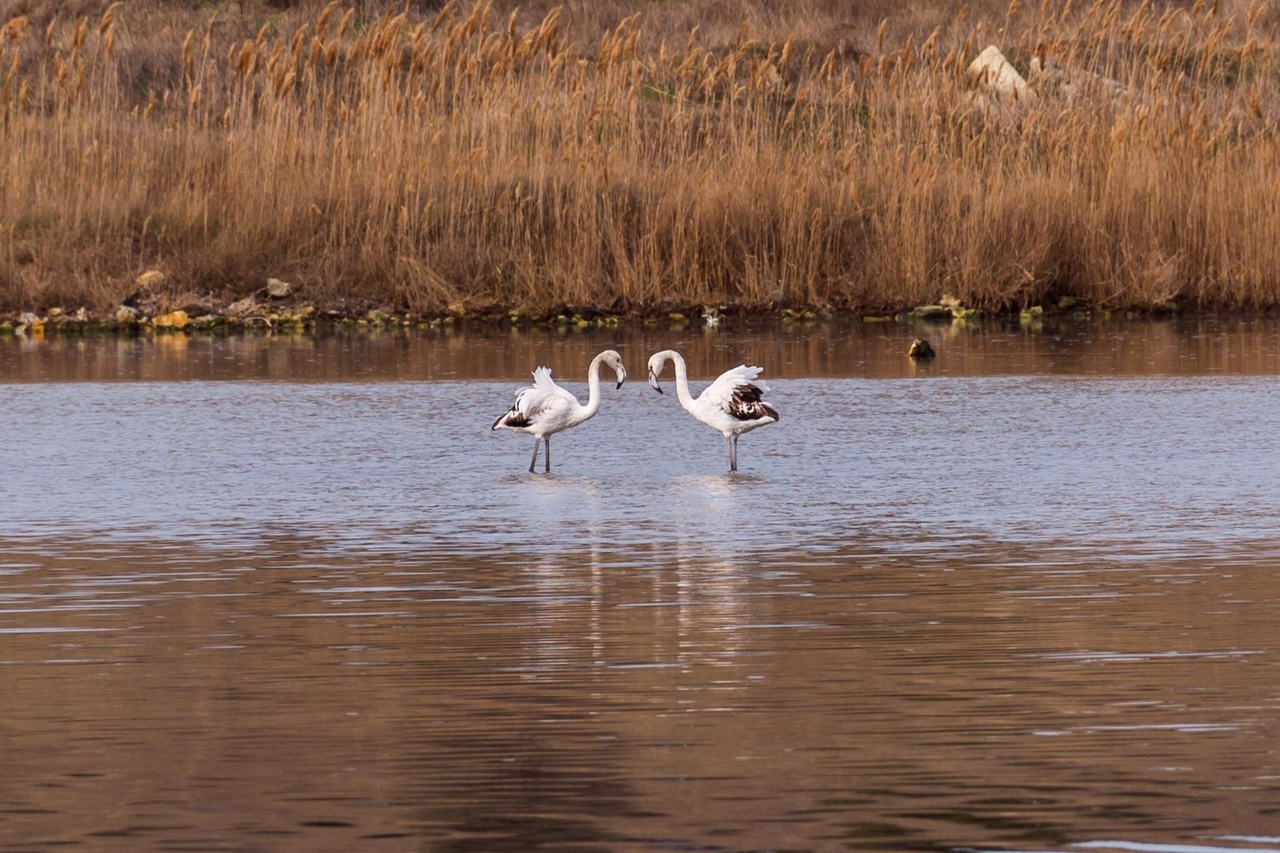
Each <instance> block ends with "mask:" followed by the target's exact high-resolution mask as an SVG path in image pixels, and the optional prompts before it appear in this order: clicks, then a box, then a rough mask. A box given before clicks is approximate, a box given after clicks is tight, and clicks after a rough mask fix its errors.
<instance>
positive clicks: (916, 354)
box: [907, 338, 937, 359]
mask: <svg viewBox="0 0 1280 853" xmlns="http://www.w3.org/2000/svg"><path fill="white" fill-rule="evenodd" d="M907 355H908V356H910V357H911V358H915V359H926V358H933V357H934V356H935V355H937V353H935V352H934V351H933V347H931V346H929V342H928V341H926V340H925V339H924V338H916V339H915V340H914V341H912V342H911V349H909V350H907Z"/></svg>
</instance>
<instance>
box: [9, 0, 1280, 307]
mask: <svg viewBox="0 0 1280 853" xmlns="http://www.w3.org/2000/svg"><path fill="white" fill-rule="evenodd" d="M662 5H664V6H665V5H667V4H662ZM672 5H673V6H674V5H675V4H672ZM583 8H584V9H585V6H583ZM797 9H799V10H800V11H798V12H796V13H795V14H796V16H797V17H794V18H779V17H778V16H777V15H774V16H773V17H772V18H770V17H769V16H767V15H765V13H764V12H763V11H762V10H761V8H757V7H754V6H752V5H750V4H747V3H744V4H743V5H742V6H741V7H739V8H738V11H739V12H740V16H741V25H740V26H738V28H737V29H736V30H734V31H731V32H730V31H722V29H717V28H715V27H709V28H708V30H707V31H706V32H704V31H703V30H701V29H699V28H696V27H695V26H692V25H689V26H686V28H685V29H683V30H681V29H679V28H678V27H676V28H673V25H672V18H671V17H670V16H671V15H674V14H675V13H674V12H670V11H669V12H668V13H667V14H668V18H666V19H657V18H655V16H657V15H659V14H660V13H659V12H656V11H652V12H646V13H644V14H638V13H637V14H630V15H624V14H623V12H624V11H625V10H624V9H621V8H615V9H613V10H612V12H613V19H612V20H611V21H610V26H608V28H607V29H605V30H603V32H598V33H591V32H584V31H583V26H584V24H583V22H582V21H581V20H579V21H578V22H577V24H576V25H575V26H576V29H571V28H570V19H571V18H573V17H575V16H574V15H573V14H572V13H571V12H570V11H568V10H567V8H566V9H562V8H558V7H557V8H551V9H549V10H545V11H542V10H540V14H541V15H542V16H541V17H540V18H528V17H522V15H521V14H520V13H519V12H515V11H508V10H505V9H501V8H499V7H497V6H495V5H494V4H492V3H479V4H476V5H469V6H468V5H460V4H458V3H457V2H450V3H448V4H447V5H446V6H444V7H443V8H442V9H440V10H438V11H434V12H417V11H414V10H412V9H411V8H410V4H401V5H393V6H391V7H388V8H386V9H385V10H384V11H380V12H377V13H370V12H369V11H368V10H367V9H366V8H365V7H363V6H360V5H357V6H352V7H348V6H344V5H342V4H341V3H337V2H335V3H331V4H330V5H328V6H325V7H323V8H322V9H321V8H311V9H310V10H309V11H308V13H307V15H305V16H302V15H300V14H299V13H297V12H293V13H283V12H282V13H279V14H277V15H274V16H271V17H267V18H265V19H264V20H265V23H264V24H263V25H262V26H261V27H260V28H259V29H258V30H257V31H256V32H252V31H247V30H245V26H246V23H247V18H246V19H244V20H239V21H229V22H222V21H219V20H218V19H217V18H212V17H211V18H206V19H204V20H202V21H200V22H199V26H191V27H190V28H189V29H187V30H186V31H179V33H178V34H177V35H165V34H164V33H165V30H167V31H168V32H172V30H171V29H170V28H165V30H161V31H160V32H159V33H158V34H155V35H150V36H143V35H141V34H140V32H141V30H139V29H137V28H132V27H131V26H130V24H129V22H128V20H127V18H128V14H127V11H126V9H125V8H124V7H122V6H121V4H119V3H113V4H112V5H110V6H109V7H107V8H106V9H105V10H104V11H103V12H102V13H101V14H100V15H97V16H96V17H95V18H94V19H92V20H91V19H89V18H85V17H82V18H79V19H73V20H63V19H60V18H57V17H52V18H49V19H48V20H47V21H45V20H33V18H32V16H21V15H19V16H15V17H13V18H12V19H10V20H8V21H7V23H5V24H4V25H3V29H2V30H0V308H2V309H5V310H23V309H28V308H48V307H52V306H54V305H59V306H73V305H76V304H83V305H87V306H88V307H90V308H91V309H96V310H102V309H107V308H110V307H112V306H113V305H114V304H116V303H118V301H119V300H121V299H123V298H125V297H126V296H127V295H128V294H129V293H130V292H131V291H132V290H134V289H135V287H136V285H135V284H134V280H135V278H136V277H137V275H138V274H139V273H140V272H141V271H143V270H145V269H150V268H160V269H164V270H165V271H166V272H167V273H168V278H167V284H166V285H165V287H166V293H165V294H164V297H165V299H166V300H167V301H169V302H171V303H174V304H178V303H182V302H184V301H201V300H203V301H206V302H210V303H213V302H217V301H219V300H230V299H233V298H236V297H238V296H241V295H244V294H246V293H250V292H252V291H254V290H255V289H257V288H259V287H260V286H261V282H262V281H263V280H264V279H265V278H266V277H267V276H269V275H271V276H279V277H282V278H288V279H290V280H292V281H294V282H296V283H298V284H299V285H301V287H302V289H303V292H304V293H305V294H306V296H307V297H308V298H309V299H311V300H313V301H317V302H320V303H325V304H326V305H328V306H334V307H336V306H347V307H349V308H351V307H355V308H362V307H367V306H374V305H380V306H391V307H393V308H396V309H397V310H407V311H411V312H416V313H428V312H436V311H442V310H445V309H446V308H447V307H448V306H453V307H454V309H455V310H459V309H460V308H461V307H462V306H470V307H471V308H473V309H474V308H482V307H486V306H490V307H491V306H503V307H515V308H523V309H527V310H544V309H546V308H547V307H548V306H551V305H553V304H556V303H568V304H572V305H583V306H595V307H600V308H605V309H609V310H615V311H628V310H637V311H644V310H654V309H657V308H662V307H664V306H668V305H679V304H692V305H697V304H705V305H713V304H724V305H733V306H742V307H748V308H750V307H759V308H763V307H767V306H771V305H777V304H792V305H807V306H831V307H836V308H851V309H864V310H875V309H885V308H890V309H892V308H902V307H908V306H911V305H916V304H920V303H923V302H928V301H932V300H936V299H937V298H938V297H939V296H940V295H941V294H943V293H944V292H946V293H951V294H953V295H954V296H956V297H957V298H958V299H959V300H961V301H962V302H964V303H965V304H968V305H974V306H977V307H982V308H987V309H1008V308H1019V307H1024V306H1027V305H1032V304H1042V303H1046V302H1050V301H1052V300H1055V299H1057V298H1059V297H1063V296H1071V297H1074V298H1076V299H1080V300H1084V301H1087V302H1088V303H1090V304H1094V305H1098V306H1103V307H1126V306H1127V307H1132V306H1139V307H1146V306H1158V305H1164V304H1166V303H1169V302H1174V301H1176V302H1179V303H1181V304H1185V305H1198V306H1214V307H1255V308H1256V307H1267V306H1271V305H1273V304H1274V303H1275V302H1276V299H1277V295H1278V294H1280V283H1278V282H1277V273H1276V271H1277V270H1280V201H1278V199H1280V186H1278V184H1280V170H1278V169H1277V165H1278V161H1280V134H1277V124H1276V116H1277V109H1278V108H1280V103H1278V102H1277V99H1276V96H1275V95H1274V94H1273V92H1274V91H1275V89H1276V86H1275V84H1276V82H1277V78H1278V75H1277V71H1278V66H1277V52H1276V45H1275V38H1274V37H1275V25H1274V23H1272V21H1273V15H1272V13H1271V12H1270V11H1269V10H1268V9H1267V8H1266V7H1265V6H1264V5H1263V4H1261V3H1255V4H1254V5H1251V6H1243V5H1239V4H1234V3H1231V2H1229V0H1222V2H1221V3H1218V2H1203V0H1198V2H1196V3H1195V4H1194V5H1193V6H1185V7H1181V6H1170V5H1155V4H1152V3H1150V2H1142V3H1140V4H1137V3H1126V2H1121V0H1094V2H1092V3H1091V4H1087V5H1079V6H1075V7H1072V6H1071V5H1070V4H1067V5H1066V7H1065V8H1064V7H1063V5H1062V4H1049V3H1047V2H1046V3H1043V4H1042V5H1041V6H1040V7H1038V8H1037V7H1023V6H1021V5H1020V4H1019V3H1018V0H1014V2H1013V3H1012V4H1011V5H1010V6H1009V7H1008V8H1006V9H1000V10H998V11H992V10H988V11H987V12H986V13H985V14H984V15H976V14H973V13H970V15H969V16H968V17H965V18H961V19H958V20H955V19H953V20H949V21H947V22H946V23H945V24H936V25H933V24H932V22H930V23H931V27H930V29H929V30H927V31H918V30H915V29H912V28H911V27H910V26H907V25H904V24H903V23H902V22H901V21H897V22H894V21H891V20H889V19H886V22H885V25H884V26H881V27H880V28H879V29H878V31H875V30H872V31H869V30H868V29H867V28H866V27H865V26H864V27H861V28H859V29H858V30H857V31H856V34H855V35H856V37H852V38H846V37H845V36H844V35H839V36H833V35H830V33H831V32H836V30H833V29H830V28H828V34H827V35H826V36H822V35H821V34H818V35H815V32H818V31H820V30H822V26H819V25H817V24H815V23H814V21H815V20H816V19H818V18H821V19H822V20H824V21H826V20H827V18H822V14H825V12H824V10H822V9H821V8H819V7H818V6H816V5H812V4H811V5H809V6H804V5H801V6H797ZM806 10H807V11H806ZM684 12H685V13H687V8H685V9H684ZM805 14H809V15H810V16H811V17H810V18H809V19H805V18H804V17H803V16H804V15H805ZM579 17H580V16H579ZM680 20H684V19H680ZM686 23H691V22H686ZM890 24H893V26H890ZM753 27H758V28H760V29H761V30H767V32H765V33H763V34H762V35H761V36H758V37H757V36H753V33H752V28H753ZM647 28H648V30H647ZM837 29H838V28H837ZM894 38H900V39H901V41H899V42H898V43H893V42H892V41H890V39H894ZM994 41H999V43H1000V46H1001V47H1002V48H1003V49H1005V51H1006V53H1008V55H1009V56H1010V57H1011V59H1013V61H1014V62H1015V64H1016V65H1017V66H1018V67H1019V70H1021V71H1022V72H1023V73H1029V71H1030V70H1031V68H1032V66H1033V65H1034V66H1038V67H1041V68H1043V67H1046V66H1047V67H1048V68H1049V69H1050V72H1049V73H1042V74H1040V75H1038V76H1036V75H1031V80H1030V94H1029V95H1027V96H1025V97H1022V98H1016V99H1002V98H1000V97H997V96H994V95H991V94H990V93H987V92H985V91H984V90H983V89H982V87H981V86H980V85H979V84H978V83H975V81H974V80H973V79H972V78H971V77H970V76H969V75H968V74H967V73H966V67H967V65H968V63H969V61H970V60H971V59H972V58H973V57H974V55H976V53H977V52H978V51H979V50H980V49H981V48H983V47H985V46H986V44H988V43H990V42H994Z"/></svg>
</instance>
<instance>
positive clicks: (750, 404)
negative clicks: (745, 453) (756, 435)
mask: <svg viewBox="0 0 1280 853" xmlns="http://www.w3.org/2000/svg"><path fill="white" fill-rule="evenodd" d="M668 360H670V361H674V362H675V365H676V396H677V397H679V398H680V405H681V406H684V410H685V411H686V412H688V413H689V414H691V415H693V416H694V417H695V418H697V419H698V420H700V421H702V422H703V423H704V424H706V425H707V426H709V427H711V428H712V429H714V430H718V431H719V432H720V434H721V435H723V436H724V440H725V443H727V444H728V445H729V470H730V471H737V470H738V436H740V435H742V434H743V433H744V432H750V431H751V430H753V429H755V428H756V427H762V426H764V425H766V424H775V423H777V422H778V421H779V420H780V418H781V416H780V415H779V414H778V410H777V409H775V408H774V407H773V406H772V405H771V404H769V403H767V402H765V400H764V397H763V394H764V392H765V391H768V390H769V387H768V386H767V385H765V384H764V383H763V382H758V383H757V382H756V377H757V376H759V375H760V368H758V367H747V366H746V365H745V364H743V365H739V366H738V367H735V368H733V369H732V370H726V371H725V372H724V373H722V374H720V377H719V378H718V379H716V381H715V382H712V383H711V384H710V385H708V386H707V387H706V389H705V390H704V391H703V392H702V393H701V394H699V395H698V396H697V397H696V398H695V397H694V396H693V395H692V394H690V393H689V373H688V370H687V368H686V367H685V363H684V358H683V357H682V356H681V355H680V353H678V352H676V351H675V350H671V349H669V350H663V351H662V352H658V353H654V354H653V355H652V356H650V358H649V387H650V388H652V389H653V390H655V391H657V392H658V393H659V394H661V393H662V388H661V386H659V385H658V377H659V376H661V375H662V371H663V369H665V368H666V366H667V361H668Z"/></svg>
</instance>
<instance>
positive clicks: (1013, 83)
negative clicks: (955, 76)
mask: <svg viewBox="0 0 1280 853" xmlns="http://www.w3.org/2000/svg"><path fill="white" fill-rule="evenodd" d="M969 73H970V74H971V75H972V76H974V77H976V78H978V81H979V82H980V83H981V84H982V85H984V86H986V87H987V88H988V89H990V90H991V91H993V92H996V93H997V94H1000V95H1008V96H1011V97H1014V98H1026V97H1029V96H1030V95H1031V90H1030V89H1028V88H1027V81H1026V80H1024V79H1022V75H1021V74H1019V73H1018V70H1017V69H1016V68H1014V67H1013V66H1012V65H1011V64H1009V60H1007V59H1005V58H1004V54H1003V53H1001V52H1000V48H998V47H996V46H995V45H994V44H993V45H990V46H989V47H988V48H987V49H986V50H984V51H982V53H980V54H978V58H977V59H975V60H974V61H973V62H971V63H969Z"/></svg>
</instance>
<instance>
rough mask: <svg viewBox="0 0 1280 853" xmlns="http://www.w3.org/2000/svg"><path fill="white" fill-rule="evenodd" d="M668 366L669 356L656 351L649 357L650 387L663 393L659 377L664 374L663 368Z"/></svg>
mask: <svg viewBox="0 0 1280 853" xmlns="http://www.w3.org/2000/svg"><path fill="white" fill-rule="evenodd" d="M666 366H667V357H666V356H665V355H663V354H662V353H656V354H655V355H654V356H653V357H651V358H650V359H649V387H650V388H652V389H653V390H655V391H657V392H658V393H659V394H661V393H662V386H661V385H659V384H658V377H659V376H661V375H662V369H663V368H664V367H666Z"/></svg>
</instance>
